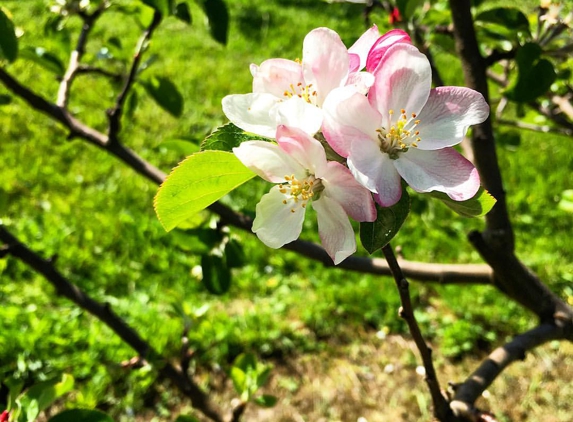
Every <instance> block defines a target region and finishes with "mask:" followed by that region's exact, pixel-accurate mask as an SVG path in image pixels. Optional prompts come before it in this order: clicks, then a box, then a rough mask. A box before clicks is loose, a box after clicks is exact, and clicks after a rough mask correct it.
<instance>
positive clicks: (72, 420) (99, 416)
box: [48, 409, 113, 422]
mask: <svg viewBox="0 0 573 422" xmlns="http://www.w3.org/2000/svg"><path fill="white" fill-rule="evenodd" d="M80 421H81V422H113V419H112V418H111V417H110V416H109V415H106V414H105V413H103V412H100V411H99V410H91V409H70V410H64V411H63V412H61V413H58V414H57V415H54V416H52V417H51V418H50V419H48V422H80Z"/></svg>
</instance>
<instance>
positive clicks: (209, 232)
mask: <svg viewBox="0 0 573 422" xmlns="http://www.w3.org/2000/svg"><path fill="white" fill-rule="evenodd" d="M171 236H172V237H171V239H172V240H173V241H174V243H175V244H176V245H177V246H178V247H179V248H181V249H182V250H184V251H187V252H193V253H196V254H198V255H199V254H207V253H209V252H210V251H212V250H213V248H215V247H216V246H217V245H219V244H220V243H221V241H222V240H223V236H222V234H221V233H220V232H219V231H217V230H213V229H188V230H173V231H172V232H171Z"/></svg>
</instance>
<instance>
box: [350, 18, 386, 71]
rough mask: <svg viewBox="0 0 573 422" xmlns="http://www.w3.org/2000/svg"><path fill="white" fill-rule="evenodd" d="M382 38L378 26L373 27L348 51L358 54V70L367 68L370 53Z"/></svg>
mask: <svg viewBox="0 0 573 422" xmlns="http://www.w3.org/2000/svg"><path fill="white" fill-rule="evenodd" d="M379 38H380V31H379V30H378V27H377V26H376V25H372V27H370V28H369V29H368V30H367V31H366V32H364V34H362V35H361V36H360V38H358V39H357V40H356V42H355V43H354V44H352V47H350V48H349V49H348V52H349V53H351V54H356V55H357V56H358V57H359V58H360V64H359V67H358V69H357V70H362V69H364V67H365V66H366V59H367V57H368V52H369V51H370V49H371V48H372V46H373V45H374V43H376V41H377V40H378V39H379Z"/></svg>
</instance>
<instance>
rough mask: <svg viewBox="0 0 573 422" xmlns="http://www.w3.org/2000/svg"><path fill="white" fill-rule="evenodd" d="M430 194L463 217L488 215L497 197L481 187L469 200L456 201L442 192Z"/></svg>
mask: <svg viewBox="0 0 573 422" xmlns="http://www.w3.org/2000/svg"><path fill="white" fill-rule="evenodd" d="M426 195H429V196H431V197H433V198H436V199H439V200H440V201H442V202H443V203H444V204H446V205H447V206H448V207H449V208H451V209H452V210H454V211H455V212H457V213H458V214H459V215H461V216H462V217H481V216H484V215H486V214H487V213H488V212H489V211H490V210H491V209H492V208H493V206H494V205H495V203H496V199H495V198H494V197H493V196H491V195H490V193H489V192H488V191H486V190H485V189H484V188H482V187H480V188H479V190H478V192H477V193H476V194H475V195H474V197H473V198H471V199H468V200H467V201H454V200H453V199H451V198H450V197H449V196H448V195H446V194H445V193H442V192H435V191H434V192H430V193H427V194H426Z"/></svg>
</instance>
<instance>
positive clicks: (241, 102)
mask: <svg viewBox="0 0 573 422" xmlns="http://www.w3.org/2000/svg"><path fill="white" fill-rule="evenodd" d="M276 105H277V99H276V97H275V96H274V95H271V94H236V95H227V96H226V97H225V98H223V113H225V116H227V118H228V119H229V120H230V121H231V122H233V123H234V124H235V125H236V126H238V127H240V128H241V129H243V130H246V131H247V132H251V133H256V134H257V135H261V136H266V137H268V138H274V137H275V133H276V128H277V123H276V116H275V113H274V112H273V111H274V109H275V106H276Z"/></svg>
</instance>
